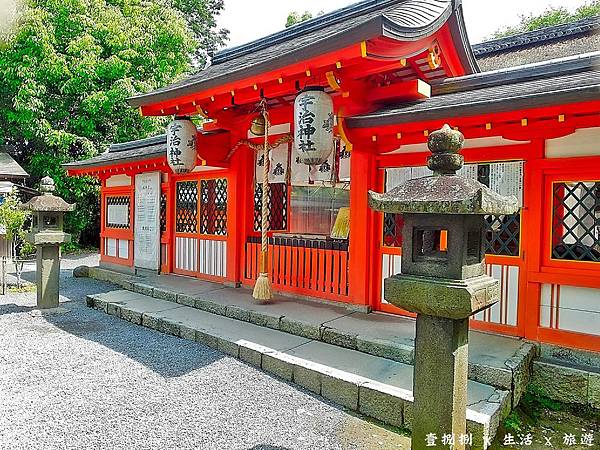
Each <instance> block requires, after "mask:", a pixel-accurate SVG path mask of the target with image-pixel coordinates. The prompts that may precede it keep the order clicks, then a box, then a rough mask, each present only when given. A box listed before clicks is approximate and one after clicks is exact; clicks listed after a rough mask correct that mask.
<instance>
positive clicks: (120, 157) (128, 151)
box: [63, 134, 167, 169]
mask: <svg viewBox="0 0 600 450" xmlns="http://www.w3.org/2000/svg"><path fill="white" fill-rule="evenodd" d="M166 145H167V135H166V134H162V135H160V136H153V137H150V138H147V139H140V140H138V141H131V142H125V143H123V144H113V145H111V146H110V148H109V149H108V151H107V152H105V153H102V154H101V155H98V156H95V157H94V158H90V159H86V160H84V161H75V162H71V163H67V164H63V167H65V168H66V169H88V168H93V167H100V166H108V165H111V164H116V163H122V162H134V161H145V160H148V159H153V158H156V157H158V156H161V155H164V154H165V151H166Z"/></svg>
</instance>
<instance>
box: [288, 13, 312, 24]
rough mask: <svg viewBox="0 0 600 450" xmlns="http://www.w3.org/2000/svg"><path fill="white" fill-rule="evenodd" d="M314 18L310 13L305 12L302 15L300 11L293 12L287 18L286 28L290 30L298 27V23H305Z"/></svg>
mask: <svg viewBox="0 0 600 450" xmlns="http://www.w3.org/2000/svg"><path fill="white" fill-rule="evenodd" d="M312 18H313V15H312V14H311V13H310V12H309V11H304V13H302V14H300V13H299V12H298V11H292V12H291V13H289V14H288V16H287V20H286V22H285V27H286V28H289V27H291V26H294V25H296V24H297V23H300V22H304V21H305V20H309V19H312Z"/></svg>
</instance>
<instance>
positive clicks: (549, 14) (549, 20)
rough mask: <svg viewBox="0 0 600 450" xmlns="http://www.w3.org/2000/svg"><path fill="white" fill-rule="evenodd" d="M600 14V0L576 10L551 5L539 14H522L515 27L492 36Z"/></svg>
mask: <svg viewBox="0 0 600 450" xmlns="http://www.w3.org/2000/svg"><path fill="white" fill-rule="evenodd" d="M597 15H600V0H593V1H591V2H588V3H586V4H584V5H582V6H580V7H579V8H577V9H576V10H575V11H574V12H571V11H570V10H569V9H567V8H565V7H564V6H559V7H551V8H548V9H547V10H546V11H544V12H543V13H542V14H539V15H536V16H534V15H532V14H530V15H527V16H526V15H522V16H521V20H520V22H519V24H518V25H516V26H514V27H507V28H504V29H500V30H498V31H496V32H495V33H494V34H493V35H492V38H494V39H495V38H501V37H506V36H512V35H515V34H519V33H524V32H527V31H534V30H539V29H540V28H545V27H550V26H553V25H560V24H563V23H570V22H575V21H577V20H580V19H584V18H586V17H592V16H597Z"/></svg>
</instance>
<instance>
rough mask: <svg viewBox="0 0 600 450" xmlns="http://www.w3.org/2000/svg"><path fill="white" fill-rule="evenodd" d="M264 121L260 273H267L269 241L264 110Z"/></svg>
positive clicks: (267, 153)
mask: <svg viewBox="0 0 600 450" xmlns="http://www.w3.org/2000/svg"><path fill="white" fill-rule="evenodd" d="M263 117H264V119H265V147H264V149H263V162H264V164H263V185H262V212H261V216H262V225H261V239H262V242H261V262H260V271H261V272H262V273H267V270H268V267H267V252H268V249H269V240H268V237H267V226H268V224H269V217H268V215H269V204H268V202H269V170H270V169H269V118H268V115H267V111H266V109H265V110H263Z"/></svg>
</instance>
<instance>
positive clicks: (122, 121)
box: [0, 0, 224, 244]
mask: <svg viewBox="0 0 600 450" xmlns="http://www.w3.org/2000/svg"><path fill="white" fill-rule="evenodd" d="M175 6H177V7H180V8H182V10H185V8H197V13H196V15H193V17H191V22H190V23H189V24H188V23H187V22H186V20H185V18H184V14H183V13H182V11H179V10H177V9H175ZM220 7H222V2H221V1H218V0H172V1H168V0H25V2H24V7H23V10H22V12H21V14H20V16H19V18H18V20H17V23H16V26H15V27H14V28H13V31H12V32H11V33H10V34H7V35H4V36H2V37H1V39H0V144H7V145H9V146H11V147H12V148H13V149H14V153H15V156H16V157H17V159H18V160H20V161H21V163H23V165H24V166H25V168H26V170H28V171H29V172H30V174H31V175H32V176H33V178H32V182H33V183H35V182H37V180H39V179H40V178H41V177H43V176H45V175H47V174H49V175H51V176H52V177H53V178H54V180H55V182H56V185H57V194H58V195H60V196H62V197H63V198H65V200H67V201H69V202H77V210H76V212H74V213H71V214H70V215H69V217H68V218H67V221H66V229H67V231H69V232H71V233H73V234H74V236H75V238H76V239H77V238H78V237H79V235H80V233H82V232H83V231H84V230H86V229H87V233H86V234H91V235H92V236H94V235H95V236H94V237H95V239H94V241H95V242H97V236H98V233H97V231H95V230H94V229H93V228H91V224H94V223H95V222H97V221H98V209H99V208H98V200H97V184H96V183H95V182H94V181H93V180H92V179H86V178H77V179H71V178H67V177H66V174H65V171H64V170H63V169H62V168H61V167H60V164H61V163H65V162H69V161H73V160H80V159H84V158H88V157H92V156H95V155H97V154H99V153H101V152H102V151H104V150H105V149H106V148H107V146H108V145H109V144H110V143H113V142H125V141H130V140H133V139H139V138H143V137H147V136H149V135H152V134H155V133H158V132H161V131H162V130H164V124H165V120H164V119H162V120H161V119H155V118H147V117H141V116H140V114H139V112H138V111H136V110H134V109H132V108H130V107H129V106H128V105H127V102H126V99H127V97H130V96H131V95H133V94H135V93H136V92H147V91H149V90H152V89H155V88H158V87H162V86H164V85H166V84H168V83H170V82H172V81H174V80H176V79H179V78H182V77H184V76H185V75H187V74H188V73H189V72H190V71H191V70H192V69H193V68H192V66H191V61H192V60H193V58H194V57H195V55H196V54H197V53H196V52H197V51H198V48H199V45H198V43H197V42H196V41H195V39H194V35H195V34H196V35H199V34H202V36H203V37H204V38H203V39H202V40H201V42H200V46H202V45H206V46H209V47H210V46H217V45H219V44H220V43H221V42H222V39H223V38H224V36H223V35H222V33H220V32H216V31H214V30H213V27H214V13H215V11H218V9H219V8H220ZM84 243H86V244H87V243H90V242H84Z"/></svg>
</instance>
